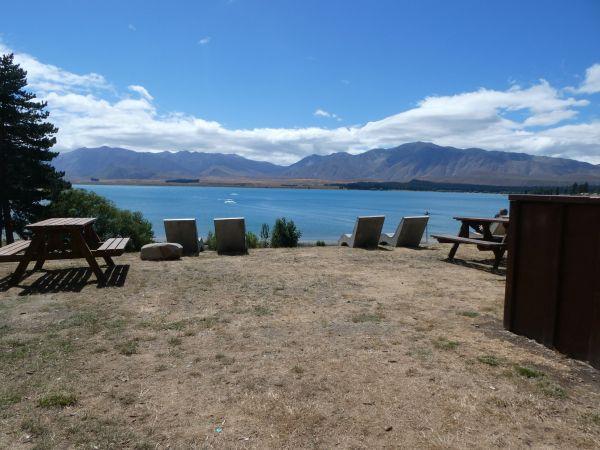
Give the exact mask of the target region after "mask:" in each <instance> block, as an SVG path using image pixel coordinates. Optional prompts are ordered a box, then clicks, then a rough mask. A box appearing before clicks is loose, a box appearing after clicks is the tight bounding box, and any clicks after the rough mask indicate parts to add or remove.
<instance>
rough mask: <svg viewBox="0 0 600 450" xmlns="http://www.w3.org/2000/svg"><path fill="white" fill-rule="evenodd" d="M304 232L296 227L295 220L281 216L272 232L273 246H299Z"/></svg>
mask: <svg viewBox="0 0 600 450" xmlns="http://www.w3.org/2000/svg"><path fill="white" fill-rule="evenodd" d="M301 236H302V232H300V230H298V229H297V228H296V224H295V223H294V221H293V220H290V221H288V220H287V219H286V218H285V217H281V218H279V219H277V220H276V221H275V225H273V231H272V233H271V247H274V248H277V247H297V246H298V240H299V239H300V237H301Z"/></svg>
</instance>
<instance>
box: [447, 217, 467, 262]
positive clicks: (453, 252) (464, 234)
mask: <svg viewBox="0 0 600 450" xmlns="http://www.w3.org/2000/svg"><path fill="white" fill-rule="evenodd" d="M458 237H469V224H468V223H466V222H463V224H462V225H461V226H460V230H459V232H458ZM459 245H460V244H459V243H458V242H456V243H455V244H454V245H453V246H452V248H451V249H450V253H448V259H449V260H451V261H452V260H453V259H454V255H456V251H457V250H458V246H459Z"/></svg>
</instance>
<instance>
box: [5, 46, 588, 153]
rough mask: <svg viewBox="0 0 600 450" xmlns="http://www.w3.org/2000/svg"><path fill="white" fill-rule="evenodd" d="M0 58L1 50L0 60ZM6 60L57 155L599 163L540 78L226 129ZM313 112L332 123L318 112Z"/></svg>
mask: <svg viewBox="0 0 600 450" xmlns="http://www.w3.org/2000/svg"><path fill="white" fill-rule="evenodd" d="M7 51H10V50H9V49H8V48H6V47H3V46H2V44H0V52H4V53H6V52H7ZM15 58H16V60H17V62H19V63H20V64H22V66H23V67H24V68H25V69H26V70H28V71H29V78H30V80H31V86H30V87H31V88H32V89H33V90H35V91H36V92H37V93H38V95H39V96H40V97H41V98H43V99H45V100H47V101H48V107H49V109H50V112H51V116H50V119H51V120H52V121H53V122H54V123H56V125H57V126H58V127H59V128H60V131H59V133H58V136H57V138H58V143H57V148H58V149H60V150H68V149H73V148H77V147H83V146H87V147H95V146H100V145H109V146H122V147H126V148H131V149H134V150H146V151H148V150H150V151H154V150H156V151H158V150H179V149H187V150H196V151H205V152H223V153H238V154H240V155H242V156H245V157H249V158H254V159H260V160H269V161H273V162H277V163H291V162H294V161H297V160H298V159H300V158H302V157H304V156H307V155H309V154H312V153H316V154H329V153H332V152H337V151H350V152H352V153H359V152H362V151H365V150H368V149H371V148H376V147H391V146H396V145H399V144H402V143H405V142H411V141H417V140H421V141H432V142H435V143H437V144H440V145H452V146H456V147H463V148H464V147H481V148H486V149H494V150H506V151H524V152H528V153H532V154H538V155H549V156H563V157H569V158H577V159H580V160H584V161H589V162H594V163H600V120H588V121H587V122H585V121H582V120H580V119H577V116H578V113H579V111H580V110H581V108H585V107H586V106H587V105H589V101H588V100H586V99H582V98H573V97H570V96H568V95H566V94H565V89H557V88H555V87H553V86H551V85H550V84H549V83H548V82H546V81H544V80H540V81H539V82H537V83H535V84H533V85H532V86H529V87H521V86H518V85H512V86H509V87H508V88H507V89H506V90H492V89H484V88H481V89H478V90H474V91H472V92H464V93H460V94H457V95H450V96H431V97H426V98H425V99H423V100H422V101H420V102H419V103H418V104H417V105H416V106H415V107H413V108H411V109H408V110H405V111H402V112H400V113H398V114H395V115H392V116H389V117H385V118H383V119H380V120H375V121H371V122H368V123H366V124H363V125H355V126H351V127H337V128H324V127H307V128H254V129H230V128H226V127H224V126H223V125H221V124H220V123H218V122H214V121H210V120H206V119H202V118H198V117H195V116H192V115H189V114H184V113H180V112H171V113H166V114H165V113H161V112H159V111H158V110H157V108H156V106H155V104H154V102H153V100H154V99H153V97H152V96H151V95H150V94H149V93H148V91H147V90H146V89H145V88H144V87H143V86H139V85H131V86H129V91H130V92H131V93H128V92H127V91H126V92H117V91H116V90H114V88H112V87H111V86H110V84H109V83H108V82H107V81H106V80H105V79H104V78H103V77H102V76H101V75H98V74H94V73H91V74H87V75H78V74H75V73H72V72H69V71H67V70H64V69H61V68H58V67H56V66H52V65H48V64H44V63H41V62H39V61H38V60H37V59H35V58H34V57H32V56H29V55H25V54H18V55H16V56H15ZM592 67H596V66H592ZM594 73H595V71H593V70H588V72H587V75H586V81H585V82H584V83H583V84H582V87H583V86H586V87H585V89H592V88H590V87H589V86H593V84H590V83H592V82H593V76H594ZM590 74H591V75H590ZM586 92H587V91H586ZM314 114H315V116H317V117H324V118H333V119H335V118H337V115H335V114H333V113H331V112H328V111H326V110H323V109H317V110H316V111H315V112H314Z"/></svg>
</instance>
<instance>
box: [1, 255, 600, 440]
mask: <svg viewBox="0 0 600 450" xmlns="http://www.w3.org/2000/svg"><path fill="white" fill-rule="evenodd" d="M447 251H448V246H445V245H430V246H428V247H425V248H422V249H420V250H410V249H405V248H398V249H393V250H376V251H366V250H359V249H349V248H340V247H303V248H296V249H257V250H251V251H250V254H249V255H247V256H239V257H238V256H236V257H223V256H217V255H216V254H215V253H214V252H205V253H202V254H200V256H198V257H190V258H183V259H182V260H180V261H164V262H149V261H141V260H140V259H139V255H138V254H135V253H133V254H126V255H124V256H122V257H119V258H116V259H115V261H116V263H117V264H118V266H117V269H118V270H117V271H116V272H114V277H113V281H112V285H111V286H109V287H106V288H101V289H99V288H98V287H97V286H96V284H95V281H94V277H93V276H91V277H90V278H86V274H85V273H81V272H79V271H77V268H80V267H84V266H85V263H84V262H82V261H70V262H65V261H49V262H48V263H47V266H46V267H47V268H48V271H47V272H39V273H35V274H33V275H31V276H30V277H28V278H26V279H25V280H24V281H23V282H22V283H21V285H20V286H18V287H12V288H8V287H7V286H6V285H2V284H0V286H4V288H3V289H1V290H0V310H1V315H0V347H1V352H0V359H1V364H0V372H1V373H2V377H3V383H2V387H1V390H2V391H1V395H0V399H1V404H0V415H1V420H2V427H0V447H13V448H14V447H20V446H21V447H27V448H28V447H31V446H39V447H44V446H46V447H47V446H52V447H67V446H69V445H71V446H77V445H90V446H91V445H94V446H97V447H98V448H107V447H111V446H112V447H119V448H122V447H136V446H137V447H138V448H154V447H156V446H158V447H167V446H171V447H180V448H181V447H186V448H187V447H206V448H212V447H227V448H232V447H243V448H283V447H288V448H306V447H320V448H332V447H335V446H339V447H342V448H374V447H378V448H381V447H394V446H402V447H407V448H415V447H425V448H439V447H445V448H447V447H454V448H457V447H458V448H464V447H472V446H478V447H482V448H489V447H494V446H500V447H511V448H515V447H523V446H533V447H557V448H585V447H587V448H592V447H597V446H598V445H599V443H600V410H599V408H598V398H599V397H600V383H599V379H600V376H599V375H598V371H597V370H594V369H592V368H590V367H589V366H588V365H587V364H584V363H581V362H578V361H575V360H571V359H569V358H566V357H564V356H562V355H560V354H558V353H556V352H554V351H552V350H550V349H547V348H545V347H543V346H541V345H538V344H536V343H534V342H532V341H530V340H528V339H525V338H523V337H519V336H516V335H513V334H511V333H508V332H506V331H504V329H503V326H502V315H503V299H504V287H505V277H504V275H503V271H504V268H503V267H502V269H501V271H500V273H492V272H491V271H490V270H489V264H490V254H489V253H488V252H484V253H481V252H478V251H476V250H475V249H472V248H470V249H463V248H462V247H461V249H460V250H459V253H458V255H457V256H458V257H459V258H461V259H460V260H458V261H457V262H456V263H448V262H446V261H445V257H446V254H447ZM14 267H15V265H14V264H2V265H0V279H3V280H6V277H7V276H8V274H9V273H10V272H11V271H12V270H14Z"/></svg>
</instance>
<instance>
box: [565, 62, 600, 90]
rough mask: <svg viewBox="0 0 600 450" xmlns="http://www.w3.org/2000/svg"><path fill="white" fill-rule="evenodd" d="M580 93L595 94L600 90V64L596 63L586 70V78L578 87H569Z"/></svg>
mask: <svg viewBox="0 0 600 450" xmlns="http://www.w3.org/2000/svg"><path fill="white" fill-rule="evenodd" d="M567 89H568V90H569V91H571V92H575V93H578V94H595V93H597V92H600V64H594V65H593V66H591V67H588V68H587V70H586V71H585V79H584V80H583V83H581V84H580V85H579V87H577V88H573V87H570V88H567Z"/></svg>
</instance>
